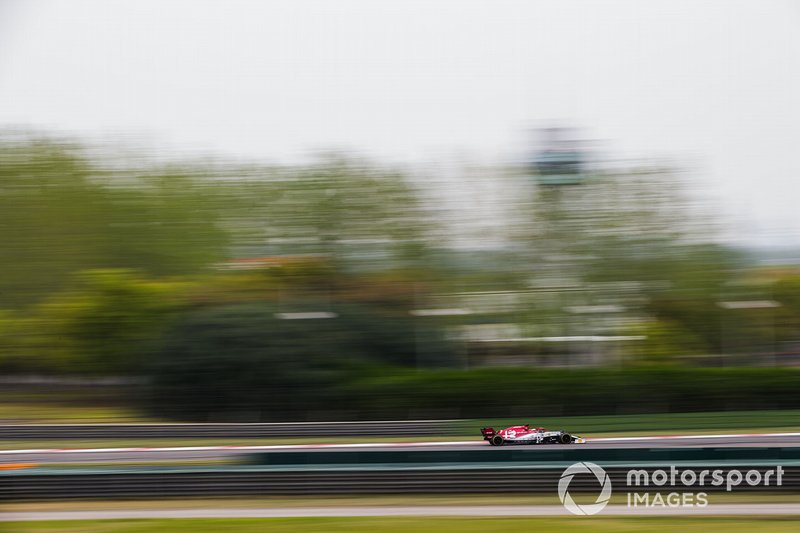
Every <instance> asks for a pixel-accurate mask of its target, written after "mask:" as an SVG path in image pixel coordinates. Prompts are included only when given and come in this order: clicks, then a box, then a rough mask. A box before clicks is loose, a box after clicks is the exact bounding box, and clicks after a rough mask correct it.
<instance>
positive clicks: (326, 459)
mask: <svg viewBox="0 0 800 533" xmlns="http://www.w3.org/2000/svg"><path fill="white" fill-rule="evenodd" d="M778 460H784V461H787V460H800V447H790V448H787V447H774V448H773V447H752V448H751V447H728V448H724V447H720V448H710V447H709V448H602V449H595V450H593V449H591V448H570V449H561V450H559V449H557V448H556V449H539V448H528V447H525V448H522V447H514V448H512V447H506V448H487V449H485V450H391V451H389V450H385V451H384V450H381V451H366V450H340V451H291V452H272V453H257V454H253V455H251V456H249V458H248V463H249V464H254V465H326V464H327V465H336V464H392V463H395V464H402V463H415V464H420V463H437V464H440V463H472V462H480V463H502V462H530V463H556V462H557V463H562V462H579V461H592V462H609V461H614V462H626V463H672V462H685V461H706V462H709V461H710V462H716V461H726V462H729V461H778Z"/></svg>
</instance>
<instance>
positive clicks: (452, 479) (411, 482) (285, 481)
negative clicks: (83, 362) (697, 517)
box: [0, 463, 800, 502]
mask: <svg viewBox="0 0 800 533" xmlns="http://www.w3.org/2000/svg"><path fill="white" fill-rule="evenodd" d="M629 468H630V467H624V466H615V467H606V469H605V470H606V472H607V473H608V475H609V477H610V479H611V482H612V485H613V486H615V487H624V486H625V482H626V477H627V472H628V469H629ZM696 468H703V466H702V465H698V466H697V467H696ZM708 468H713V466H708ZM736 468H740V469H742V470H745V469H746V470H753V469H754V470H759V471H760V472H764V471H766V469H767V468H765V467H764V466H763V465H761V466H759V465H755V466H748V465H747V464H746V463H745V464H742V465H737V466H736ZM773 468H774V467H773ZM644 470H647V471H649V472H651V473H652V471H653V470H655V468H654V467H647V468H645V469H644ZM563 471H564V468H563V467H559V468H553V467H545V468H524V467H523V468H510V469H502V468H481V469H465V468H459V467H457V466H455V465H454V466H452V467H450V468H444V469H432V468H394V469H387V468H372V469H370V468H361V469H357V470H335V469H324V468H298V469H292V470H275V469H272V470H270V469H266V468H263V469H255V470H254V469H252V468H251V469H246V468H242V467H239V468H238V469H237V468H234V467H232V468H230V469H228V470H219V469H217V470H213V469H203V468H199V467H198V468H194V469H185V470H182V471H169V472H164V471H161V472H160V471H157V470H146V469H142V470H140V471H137V472H122V473H100V472H96V473H92V472H87V471H83V472H82V473H73V474H48V473H44V474H36V473H35V470H28V471H22V470H21V471H17V472H16V473H9V472H6V473H2V474H0V502H3V501H35V500H65V499H109V498H143V499H148V498H149V499H152V498H163V497H219V496H248V495H249V496H255V495H276V494H280V495H290V494H415V493H416V494H433V493H447V494H456V493H462V494H463V493H478V494H486V493H524V494H531V493H546V494H551V495H555V494H556V493H557V487H558V481H559V479H560V477H561V475H562V474H563ZM23 472H27V473H23ZM589 477H590V476H585V478H586V479H584V478H582V477H580V476H576V477H575V478H574V479H573V480H572V483H571V484H570V491H580V490H586V491H595V492H596V491H597V480H596V479H588V478H589ZM659 489H660V487H656V486H650V487H640V488H637V491H638V492H647V491H658V490H659ZM798 489H800V467H797V466H793V467H786V468H785V471H784V474H783V483H782V485H781V486H780V487H764V486H763V485H762V486H756V487H747V488H743V489H742V490H758V491H763V490H770V491H797V490H798ZM720 490H724V487H717V488H715V487H705V488H704V491H707V492H715V491H720Z"/></svg>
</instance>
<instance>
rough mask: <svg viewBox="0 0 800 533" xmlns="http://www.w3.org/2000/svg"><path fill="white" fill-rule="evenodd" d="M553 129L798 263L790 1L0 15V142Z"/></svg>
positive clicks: (170, 145) (490, 144)
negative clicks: (700, 203)
mask: <svg viewBox="0 0 800 533" xmlns="http://www.w3.org/2000/svg"><path fill="white" fill-rule="evenodd" d="M543 121H544V122H548V123H551V122H554V121H561V122H565V123H568V124H570V125H573V126H578V127H580V128H583V129H584V130H585V132H586V134H587V135H588V136H590V137H593V138H597V139H602V140H603V146H604V147H606V148H607V149H608V150H609V151H610V152H613V155H615V156H657V157H665V156H666V157H670V158H677V159H678V160H681V161H685V162H689V163H690V164H691V165H692V171H691V175H692V176H693V177H694V178H695V179H697V180H700V181H701V183H703V184H704V185H705V186H706V188H707V189H708V190H709V191H710V192H711V194H713V195H714V196H715V197H716V201H717V203H718V204H719V206H720V207H721V208H722V209H724V210H725V211H726V212H727V213H728V215H730V214H732V213H736V214H737V221H736V228H737V229H736V231H737V233H738V235H740V237H741V238H742V239H743V240H745V241H748V242H762V243H785V244H800V240H798V238H799V237H800V210H798V203H800V202H799V200H800V192H798V185H797V184H798V182H800V2H797V1H791V0H785V1H779V0H775V1H769V0H752V1H733V0H720V1H699V0H689V1H679V0H666V1H643V0H629V1H599V0H598V1H593V0H586V1H566V0H553V1H533V0H529V1H518V2H514V1H498V0H486V1H468V0H455V1H443V0H439V1H437V0H428V1H419V2H418V1H409V0H318V1H309V0H286V1H282V2H278V1H275V2H270V1H217V2H209V1H202V0H185V1H184V0H161V1H149V0H130V1H114V0H77V1H69V2H66V1H56V0H53V1H47V0H41V1H37V0H24V1H15V0H0V126H3V127H8V126H15V127H19V126H22V127H31V128H37V129H45V130H55V131H60V132H77V133H78V134H80V135H82V136H86V137H87V138H93V139H97V138H104V137H108V136H117V135H121V136H123V137H124V138H128V139H136V140H140V139H141V140H145V141H146V142H148V143H149V144H150V145H151V146H159V147H163V148H165V149H167V150H174V151H178V152H183V151H188V152H194V151H199V152H213V153H217V154H220V155H225V156H228V155H230V156H236V157H240V156H241V157H247V158H257V159H269V160H278V161H292V160H296V159H298V158H302V157H304V156H305V154H308V153H309V151H311V150H319V149H327V148H338V149H344V150H355V151H358V152H360V153H363V154H367V155H373V156H376V157H381V158H385V159H387V160H391V161H399V162H420V161H431V160H433V161H447V160H452V159H455V158H462V157H465V156H466V157H468V158H472V159H475V160H479V161H481V162H483V163H491V162H507V161H509V160H511V159H513V158H516V157H519V155H520V153H521V152H522V151H523V147H524V144H525V142H526V140H527V139H528V138H529V130H530V127H531V126H532V125H535V124H540V123H542V122H543Z"/></svg>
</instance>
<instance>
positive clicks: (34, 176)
mask: <svg viewBox="0 0 800 533" xmlns="http://www.w3.org/2000/svg"><path fill="white" fill-rule="evenodd" d="M101 163H102V162H101V161H100V160H99V159H97V160H93V159H92V158H90V156H89V155H88V152H87V150H86V149H84V148H83V147H81V146H79V145H77V144H74V143H71V144H70V143H64V142H57V141H55V140H51V139H37V138H33V137H31V136H17V137H11V136H9V135H7V136H5V137H0V183H2V185H1V186H0V249H1V250H3V253H4V256H5V258H6V260H4V261H1V262H0V307H21V306H24V305H28V304H31V303H33V302H36V301H37V300H38V299H40V298H42V297H43V296H45V295H47V294H48V293H50V292H54V291H58V290H60V289H62V288H64V287H65V285H66V284H67V283H68V282H69V280H70V276H71V275H72V274H73V273H74V272H77V271H80V270H86V269H93V268H135V269H141V270H143V271H145V272H147V273H149V274H152V275H175V274H184V273H192V272H197V271H200V270H202V269H203V268H205V267H207V266H208V265H209V264H210V263H213V262H214V261H218V260H219V259H220V258H221V257H222V256H223V253H224V252H225V248H226V242H227V236H226V234H225V233H224V231H223V230H222V229H221V228H220V227H219V225H218V224H217V222H216V219H217V216H216V213H215V212H214V211H213V209H212V206H211V204H210V203H209V201H208V198H207V196H208V195H206V194H205V189H204V187H203V186H202V184H200V183H199V181H197V180H195V179H193V178H192V176H191V175H190V173H189V172H188V171H180V170H179V169H174V170H173V171H170V170H165V169H159V168H153V167H143V168H139V169H121V168H116V169H113V170H112V169H111V167H112V165H111V164H105V165H102V164H101Z"/></svg>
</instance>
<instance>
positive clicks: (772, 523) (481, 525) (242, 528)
mask: <svg viewBox="0 0 800 533" xmlns="http://www.w3.org/2000/svg"><path fill="white" fill-rule="evenodd" d="M5 525H6V526H7V527H9V530H10V531H16V532H20V533H40V532H45V531H59V532H64V533H144V532H148V533H159V532H183V531H185V532H191V533H204V532H213V533H217V532H220V531H236V532H237V533H249V532H254V533H255V532H258V533H261V532H263V531H270V532H274V533H281V532H290V531H291V532H303V531H309V532H315V533H317V532H330V533H336V532H356V533H358V532H365V533H366V532H368V533H372V532H374V531H381V533H406V532H413V533H417V532H421V531H436V532H438V533H449V532H453V533H486V531H572V530H579V529H586V528H590V530H591V531H593V532H600V533H604V532H619V531H623V532H638V531H643V532H644V531H647V532H656V533H658V532H662V531H664V532H666V531H689V532H695V531H696V532H708V531H725V532H732V533H738V532H742V533H744V532H747V533H750V532H751V531H759V532H760V533H783V532H787V533H788V532H796V531H797V530H798V527H800V524H799V523H798V518H797V517H759V518H740V517H730V518H726V517H713V518H711V517H709V518H683V517H670V518H664V517H649V518H639V517H636V518H615V517H608V518H606V517H596V516H594V517H590V518H585V517H583V518H578V517H576V518H560V517H559V518H549V517H548V518H544V517H543V518H497V517H486V518H480V517H470V518H449V517H447V518H444V517H436V518H427V517H365V518H264V519H204V520H198V519H188V520H183V519H174V520H90V521H72V522H70V521H62V522H27V523H24V522H13V523H7V524H5Z"/></svg>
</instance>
